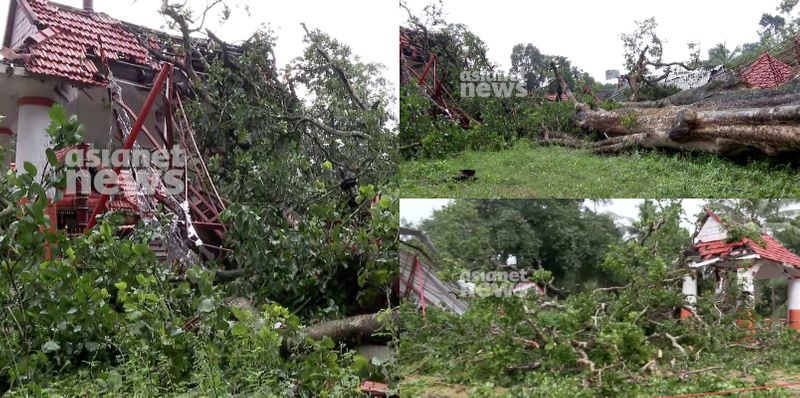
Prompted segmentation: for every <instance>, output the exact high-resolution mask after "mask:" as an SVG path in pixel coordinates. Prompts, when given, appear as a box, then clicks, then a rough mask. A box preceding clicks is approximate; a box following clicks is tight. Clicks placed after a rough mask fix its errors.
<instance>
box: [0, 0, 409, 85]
mask: <svg viewBox="0 0 800 398" xmlns="http://www.w3.org/2000/svg"><path fill="white" fill-rule="evenodd" d="M9 1H10V0H0V24H2V25H3V30H2V32H5V24H6V14H8V5H9ZM55 2H56V3H61V4H66V5H71V6H74V7H82V5H83V0H60V1H55ZM188 2H189V4H190V5H192V6H193V7H196V8H200V7H203V8H204V6H205V4H206V1H205V0H188ZM228 3H229V4H231V5H235V4H240V3H242V2H241V1H240V0H228ZM249 3H250V5H249V7H250V16H248V15H247V13H246V12H245V11H244V9H241V8H237V7H232V15H231V19H230V20H228V21H227V22H226V23H224V24H223V25H222V26H220V24H219V23H218V21H219V15H220V11H221V8H215V9H214V10H216V11H212V12H211V13H210V14H209V16H208V20H207V21H208V22H207V27H209V28H211V30H212V31H214V32H215V33H217V35H218V36H220V37H221V38H223V39H224V40H226V41H231V42H234V41H237V40H245V39H247V38H249V37H250V36H251V35H252V34H253V32H254V31H256V30H257V29H258V28H259V27H260V26H261V25H262V24H263V25H267V24H269V26H271V27H272V29H273V30H275V32H276V33H277V35H278V42H277V48H276V49H275V57H276V58H277V62H278V65H280V66H281V67H283V66H284V65H286V64H287V63H288V62H289V61H290V60H291V59H292V58H294V57H297V56H300V55H302V52H303V48H304V47H305V46H304V44H303V35H304V32H303V28H302V27H301V26H300V23H301V22H305V23H306V25H307V26H308V28H309V29H314V28H319V29H320V30H321V31H323V32H325V33H328V34H329V35H331V36H333V37H334V38H336V39H337V40H339V41H340V42H342V43H345V44H347V45H349V46H350V48H351V49H352V50H353V53H354V54H356V55H358V56H360V57H361V59H362V60H363V61H366V62H375V63H381V64H383V65H384V66H386V68H387V69H386V70H385V72H384V76H386V77H387V79H388V80H389V81H390V82H396V80H397V79H398V76H399V73H400V72H399V66H398V61H397V53H398V49H397V46H398V44H397V43H398V41H397V40H398V39H397V35H398V31H397V26H396V25H394V21H396V18H395V16H396V15H397V13H398V10H397V2H396V1H393V0H381V1H374V0H339V1H319V0H290V1H249ZM160 4H161V0H136V1H134V0H94V8H95V10H97V11H101V12H104V13H106V14H108V15H110V16H111V17H113V18H116V19H120V20H124V21H127V22H132V23H135V24H138V25H144V26H148V27H151V28H156V29H160V28H162V27H163V24H164V18H163V17H162V16H161V15H160V14H159V13H158V8H159V7H160ZM212 17H213V18H212ZM209 22H210V23H209ZM0 34H3V33H0ZM394 87H397V84H396V83H394Z"/></svg>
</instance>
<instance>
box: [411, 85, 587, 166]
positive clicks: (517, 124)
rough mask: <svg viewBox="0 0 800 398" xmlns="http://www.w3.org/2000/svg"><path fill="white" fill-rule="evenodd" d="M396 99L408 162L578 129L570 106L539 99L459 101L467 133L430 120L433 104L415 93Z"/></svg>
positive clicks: (437, 119) (449, 122)
mask: <svg viewBox="0 0 800 398" xmlns="http://www.w3.org/2000/svg"><path fill="white" fill-rule="evenodd" d="M403 92H404V95H401V97H400V137H399V138H400V148H401V155H402V156H403V157H404V158H406V159H415V158H444V157H449V156H452V155H454V154H457V153H460V152H463V151H468V150H489V151H492V150H499V149H503V148H508V147H510V146H512V145H513V144H514V143H515V142H516V141H518V140H520V139H531V138H536V137H538V136H539V134H540V133H541V131H542V129H543V128H547V129H548V130H551V131H559V132H565V133H573V134H575V133H578V132H579V131H580V130H579V128H578V127H577V125H575V124H574V123H573V122H572V120H571V119H572V115H574V114H575V107H574V106H573V104H572V103H571V102H566V101H562V102H550V101H546V100H544V99H543V98H539V97H525V98H516V97H515V98H462V99H461V100H460V106H461V107H463V109H464V111H465V112H466V113H467V114H469V115H471V116H472V117H474V118H476V119H478V121H473V122H472V124H471V125H470V128H469V129H464V128H462V127H461V126H460V125H459V124H458V123H456V122H455V121H453V120H452V119H450V118H448V117H447V116H444V115H438V116H436V117H434V116H432V115H431V112H432V108H431V102H430V100H429V99H427V98H426V97H424V96H422V95H420V94H419V93H418V92H417V91H416V87H415V86H409V87H406V88H405V89H404V91H403Z"/></svg>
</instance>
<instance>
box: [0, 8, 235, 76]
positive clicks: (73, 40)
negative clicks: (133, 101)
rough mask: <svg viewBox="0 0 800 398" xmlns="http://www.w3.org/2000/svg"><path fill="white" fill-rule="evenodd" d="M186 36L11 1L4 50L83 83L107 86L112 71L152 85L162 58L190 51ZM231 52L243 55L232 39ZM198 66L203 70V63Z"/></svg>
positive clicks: (35, 67)
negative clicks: (183, 44)
mask: <svg viewBox="0 0 800 398" xmlns="http://www.w3.org/2000/svg"><path fill="white" fill-rule="evenodd" d="M193 40H194V41H195V42H196V43H197V44H198V45H195V46H194V49H193V51H204V52H209V54H211V53H213V52H214V51H215V50H213V49H212V50H209V48H210V46H208V45H207V44H208V40H207V39H199V38H194V39H193ZM181 41H182V39H180V38H177V37H174V36H171V35H168V34H166V33H164V32H161V31H158V30H154V29H150V28H146V27H143V26H139V25H135V24H131V23H128V22H124V21H119V20H117V19H114V18H112V17H110V16H108V15H106V14H104V13H100V12H96V11H93V10H87V9H80V8H75V7H70V6H66V5H63V4H58V3H53V2H50V1H49V0H11V1H10V5H9V12H8V21H7V24H6V32H5V37H4V40H3V46H2V47H3V48H2V55H3V57H5V58H6V59H7V60H8V61H11V62H13V63H16V64H19V65H22V66H24V67H25V69H26V70H27V71H28V72H29V73H31V74H33V75H37V76H43V77H47V78H56V79H60V80H67V81H69V82H72V83H75V84H78V85H88V86H107V85H108V83H109V80H108V73H109V72H112V73H113V74H114V75H115V76H116V77H118V78H122V79H125V80H128V81H131V82H137V83H140V84H149V83H150V82H151V81H152V79H153V77H154V76H155V71H156V70H158V69H159V58H163V57H169V58H175V55H176V54H178V55H179V57H182V56H183V55H184V54H181V52H182V51H183V50H181V49H180V45H179V44H178V43H180V42H181ZM226 51H227V52H228V53H231V54H233V55H239V54H240V49H239V48H238V47H236V46H232V45H227V44H226ZM206 55H208V54H206ZM162 56H163V57H162ZM194 64H196V65H194ZM193 65H194V66H195V69H201V70H202V67H203V65H200V64H199V63H197V62H195V63H193ZM109 69H111V71H110V70H109Z"/></svg>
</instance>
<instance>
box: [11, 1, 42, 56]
mask: <svg viewBox="0 0 800 398" xmlns="http://www.w3.org/2000/svg"><path fill="white" fill-rule="evenodd" d="M11 1H16V0H11ZM37 31H38V29H36V26H34V25H33V23H32V22H31V21H30V19H28V16H27V15H26V14H25V12H24V10H23V8H22V7H20V6H17V7H16V12H15V13H14V26H13V28H12V29H11V43H10V44H11V45H10V46H9V47H10V48H11V49H17V48H19V47H20V46H21V45H22V42H23V41H25V39H26V38H28V37H30V36H31V35H32V34H34V33H36V32H37Z"/></svg>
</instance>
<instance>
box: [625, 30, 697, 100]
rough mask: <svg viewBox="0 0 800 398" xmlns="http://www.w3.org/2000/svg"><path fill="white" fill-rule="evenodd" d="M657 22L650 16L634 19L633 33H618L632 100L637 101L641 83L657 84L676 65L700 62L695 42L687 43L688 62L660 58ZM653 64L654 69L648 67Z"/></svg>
mask: <svg viewBox="0 0 800 398" xmlns="http://www.w3.org/2000/svg"><path fill="white" fill-rule="evenodd" d="M657 27H658V23H657V22H656V20H655V18H653V17H651V18H648V19H646V20H644V21H636V30H634V31H633V32H632V33H628V34H626V33H623V34H620V36H619V37H620V39H621V40H622V44H623V46H624V48H625V67H626V69H627V70H628V71H629V72H628V74H627V75H626V78H627V80H628V83H629V84H630V87H631V101H639V100H641V97H640V93H639V91H640V89H641V86H642V85H643V84H645V85H650V86H652V85H656V84H657V83H658V82H660V81H662V80H664V79H666V78H667V77H668V76H669V75H670V74H671V73H672V72H673V71H674V70H675V69H676V68H681V69H684V70H693V69H695V68H696V67H697V66H698V64H699V47H698V45H697V43H688V46H689V50H690V51H691V55H690V57H689V60H688V62H662V59H661V57H662V55H663V53H664V44H663V41H662V40H661V38H660V37H659V36H658V34H656V28H657ZM648 67H653V70H650V69H648Z"/></svg>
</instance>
